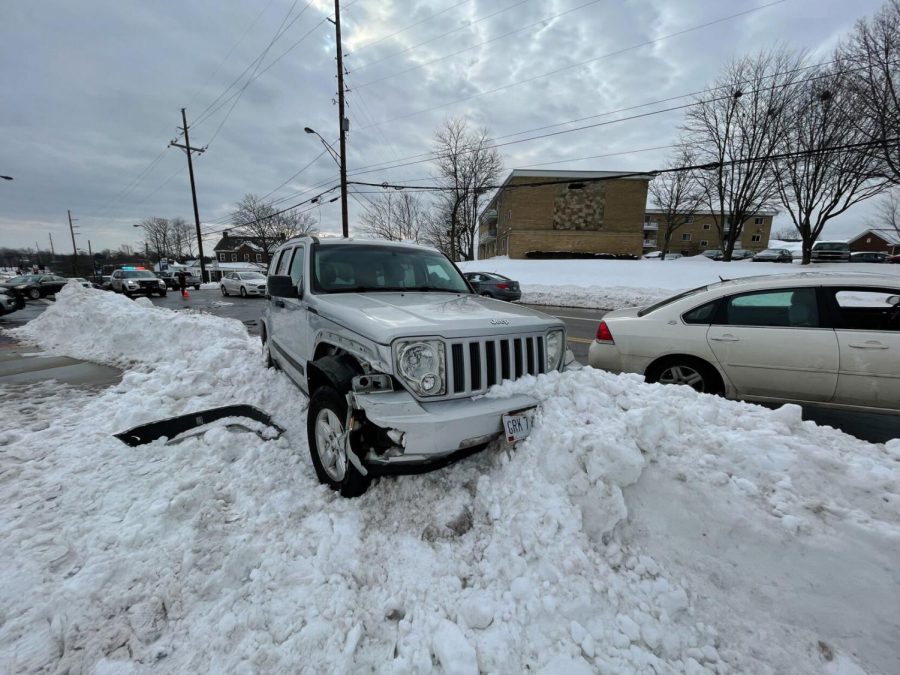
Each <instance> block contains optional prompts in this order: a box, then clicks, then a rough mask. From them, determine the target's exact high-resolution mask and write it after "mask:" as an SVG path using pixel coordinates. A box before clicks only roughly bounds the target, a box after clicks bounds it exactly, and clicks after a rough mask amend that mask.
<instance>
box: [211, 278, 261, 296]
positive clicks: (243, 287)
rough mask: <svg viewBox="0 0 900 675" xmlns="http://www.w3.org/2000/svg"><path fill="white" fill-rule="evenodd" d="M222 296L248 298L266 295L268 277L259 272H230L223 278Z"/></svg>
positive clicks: (221, 283) (221, 284) (220, 284)
mask: <svg viewBox="0 0 900 675" xmlns="http://www.w3.org/2000/svg"><path fill="white" fill-rule="evenodd" d="M219 286H220V288H221V290H222V295H231V294H232V293H234V294H235V295H240V296H241V297H244V298H246V297H247V296H248V295H265V294H266V275H265V274H261V273H259V272H228V273H227V274H224V275H223V276H222V281H221V282H219Z"/></svg>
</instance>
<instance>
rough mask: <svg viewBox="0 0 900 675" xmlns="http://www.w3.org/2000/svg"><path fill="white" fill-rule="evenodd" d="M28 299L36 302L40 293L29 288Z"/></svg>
mask: <svg viewBox="0 0 900 675" xmlns="http://www.w3.org/2000/svg"><path fill="white" fill-rule="evenodd" d="M28 297H29V298H31V299H32V300H37V299H38V298H40V297H41V291H40V290H39V289H37V288H29V289H28Z"/></svg>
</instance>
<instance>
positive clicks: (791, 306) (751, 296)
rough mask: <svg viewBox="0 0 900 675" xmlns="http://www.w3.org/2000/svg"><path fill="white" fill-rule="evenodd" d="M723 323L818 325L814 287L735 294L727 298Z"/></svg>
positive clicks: (771, 325) (781, 326)
mask: <svg viewBox="0 0 900 675" xmlns="http://www.w3.org/2000/svg"><path fill="white" fill-rule="evenodd" d="M723 314H724V323H725V324H727V325H729V326H765V327H774V328H818V327H819V306H818V303H817V301H816V289H815V288H793V289H790V288H789V289H783V288H780V289H777V290H771V291H757V292H754V293H745V294H743V295H735V296H732V297H730V298H728V299H727V300H726V301H725V311H724V312H723Z"/></svg>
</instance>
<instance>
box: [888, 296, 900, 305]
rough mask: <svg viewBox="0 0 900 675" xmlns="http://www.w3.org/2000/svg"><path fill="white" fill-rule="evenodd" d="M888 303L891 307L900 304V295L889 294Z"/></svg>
mask: <svg viewBox="0 0 900 675" xmlns="http://www.w3.org/2000/svg"><path fill="white" fill-rule="evenodd" d="M887 304H889V305H890V306H891V307H897V306H900V295H889V296H888V297H887Z"/></svg>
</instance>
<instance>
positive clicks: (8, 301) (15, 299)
mask: <svg viewBox="0 0 900 675" xmlns="http://www.w3.org/2000/svg"><path fill="white" fill-rule="evenodd" d="M24 306H25V300H23V299H22V298H20V297H19V296H17V295H16V294H15V293H13V292H12V291H11V290H9V289H7V290H6V291H3V290H0V316H3V315H4V314H9V313H10V312H15V311H16V310H17V309H22V308H23V307H24Z"/></svg>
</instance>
